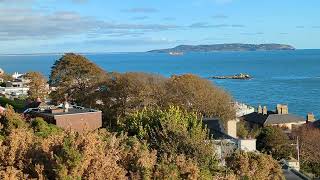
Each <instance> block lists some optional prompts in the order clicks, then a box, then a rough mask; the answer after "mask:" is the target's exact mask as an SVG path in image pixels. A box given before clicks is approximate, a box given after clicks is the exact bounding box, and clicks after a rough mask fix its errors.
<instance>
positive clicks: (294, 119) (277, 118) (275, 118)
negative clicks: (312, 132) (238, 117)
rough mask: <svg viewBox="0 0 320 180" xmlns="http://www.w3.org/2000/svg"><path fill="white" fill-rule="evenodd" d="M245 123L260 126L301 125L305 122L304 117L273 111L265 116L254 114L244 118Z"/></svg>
mask: <svg viewBox="0 0 320 180" xmlns="http://www.w3.org/2000/svg"><path fill="white" fill-rule="evenodd" d="M242 119H243V120H244V121H248V122H251V123H255V124H259V125H271V124H284V123H299V122H303V121H305V119H304V118H303V117H299V116H296V115H292V114H276V113H275V112H273V111H268V114H266V115H263V114H259V113H258V112H253V113H250V114H247V115H244V116H242Z"/></svg>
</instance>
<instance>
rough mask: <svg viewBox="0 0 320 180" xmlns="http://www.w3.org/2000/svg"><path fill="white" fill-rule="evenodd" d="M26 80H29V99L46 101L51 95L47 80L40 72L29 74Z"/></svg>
mask: <svg viewBox="0 0 320 180" xmlns="http://www.w3.org/2000/svg"><path fill="white" fill-rule="evenodd" d="M26 78H27V79H28V83H27V85H28V86H29V91H28V96H29V98H30V99H31V100H36V99H37V98H40V99H41V100H44V99H45V98H46V97H47V96H48V93H49V88H48V87H47V80H46V78H45V77H44V76H43V75H42V74H41V73H39V72H28V73H27V74H26Z"/></svg>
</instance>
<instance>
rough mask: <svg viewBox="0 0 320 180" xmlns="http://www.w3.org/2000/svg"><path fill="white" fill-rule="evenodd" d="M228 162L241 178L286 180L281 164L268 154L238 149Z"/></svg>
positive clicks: (250, 179) (227, 159) (249, 179)
mask: <svg viewBox="0 0 320 180" xmlns="http://www.w3.org/2000/svg"><path fill="white" fill-rule="evenodd" d="M226 163H227V166H228V167H229V168H230V169H231V170H232V171H233V172H234V173H235V174H236V175H237V176H238V177H239V179H248V180H253V179H266V180H267V179H269V180H284V177H283V175H282V169H281V166H280V165H279V164H278V162H277V161H276V160H274V159H273V158H272V157H271V156H269V155H266V154H258V153H255V152H248V153H246V152H243V151H236V152H235V153H234V154H233V155H231V156H230V157H228V158H226Z"/></svg>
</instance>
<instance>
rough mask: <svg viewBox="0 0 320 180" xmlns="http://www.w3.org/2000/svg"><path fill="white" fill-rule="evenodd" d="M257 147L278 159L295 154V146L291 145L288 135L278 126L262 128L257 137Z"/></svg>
mask: <svg viewBox="0 0 320 180" xmlns="http://www.w3.org/2000/svg"><path fill="white" fill-rule="evenodd" d="M257 149H258V150H259V151H261V152H264V153H267V154H270V155H272V157H274V158H275V159H277V160H280V159H282V158H285V159H288V158H289V157H290V156H292V154H293V146H291V145H290V141H289V137H288V135H287V134H285V133H284V132H283V130H282V129H281V128H280V127H277V126H268V127H265V128H262V130H261V132H260V134H259V135H258V137H257Z"/></svg>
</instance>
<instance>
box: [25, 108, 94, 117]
mask: <svg viewBox="0 0 320 180" xmlns="http://www.w3.org/2000/svg"><path fill="white" fill-rule="evenodd" d="M55 110H59V111H57V112H51V110H49V109H48V110H40V109H38V108H31V109H30V111H27V112H26V113H32V114H34V113H35V114H42V115H45V116H52V117H53V116H57V115H70V114H81V113H90V112H100V111H98V110H94V109H89V108H84V107H80V106H72V108H69V109H68V112H63V109H62V108H57V109H55Z"/></svg>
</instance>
